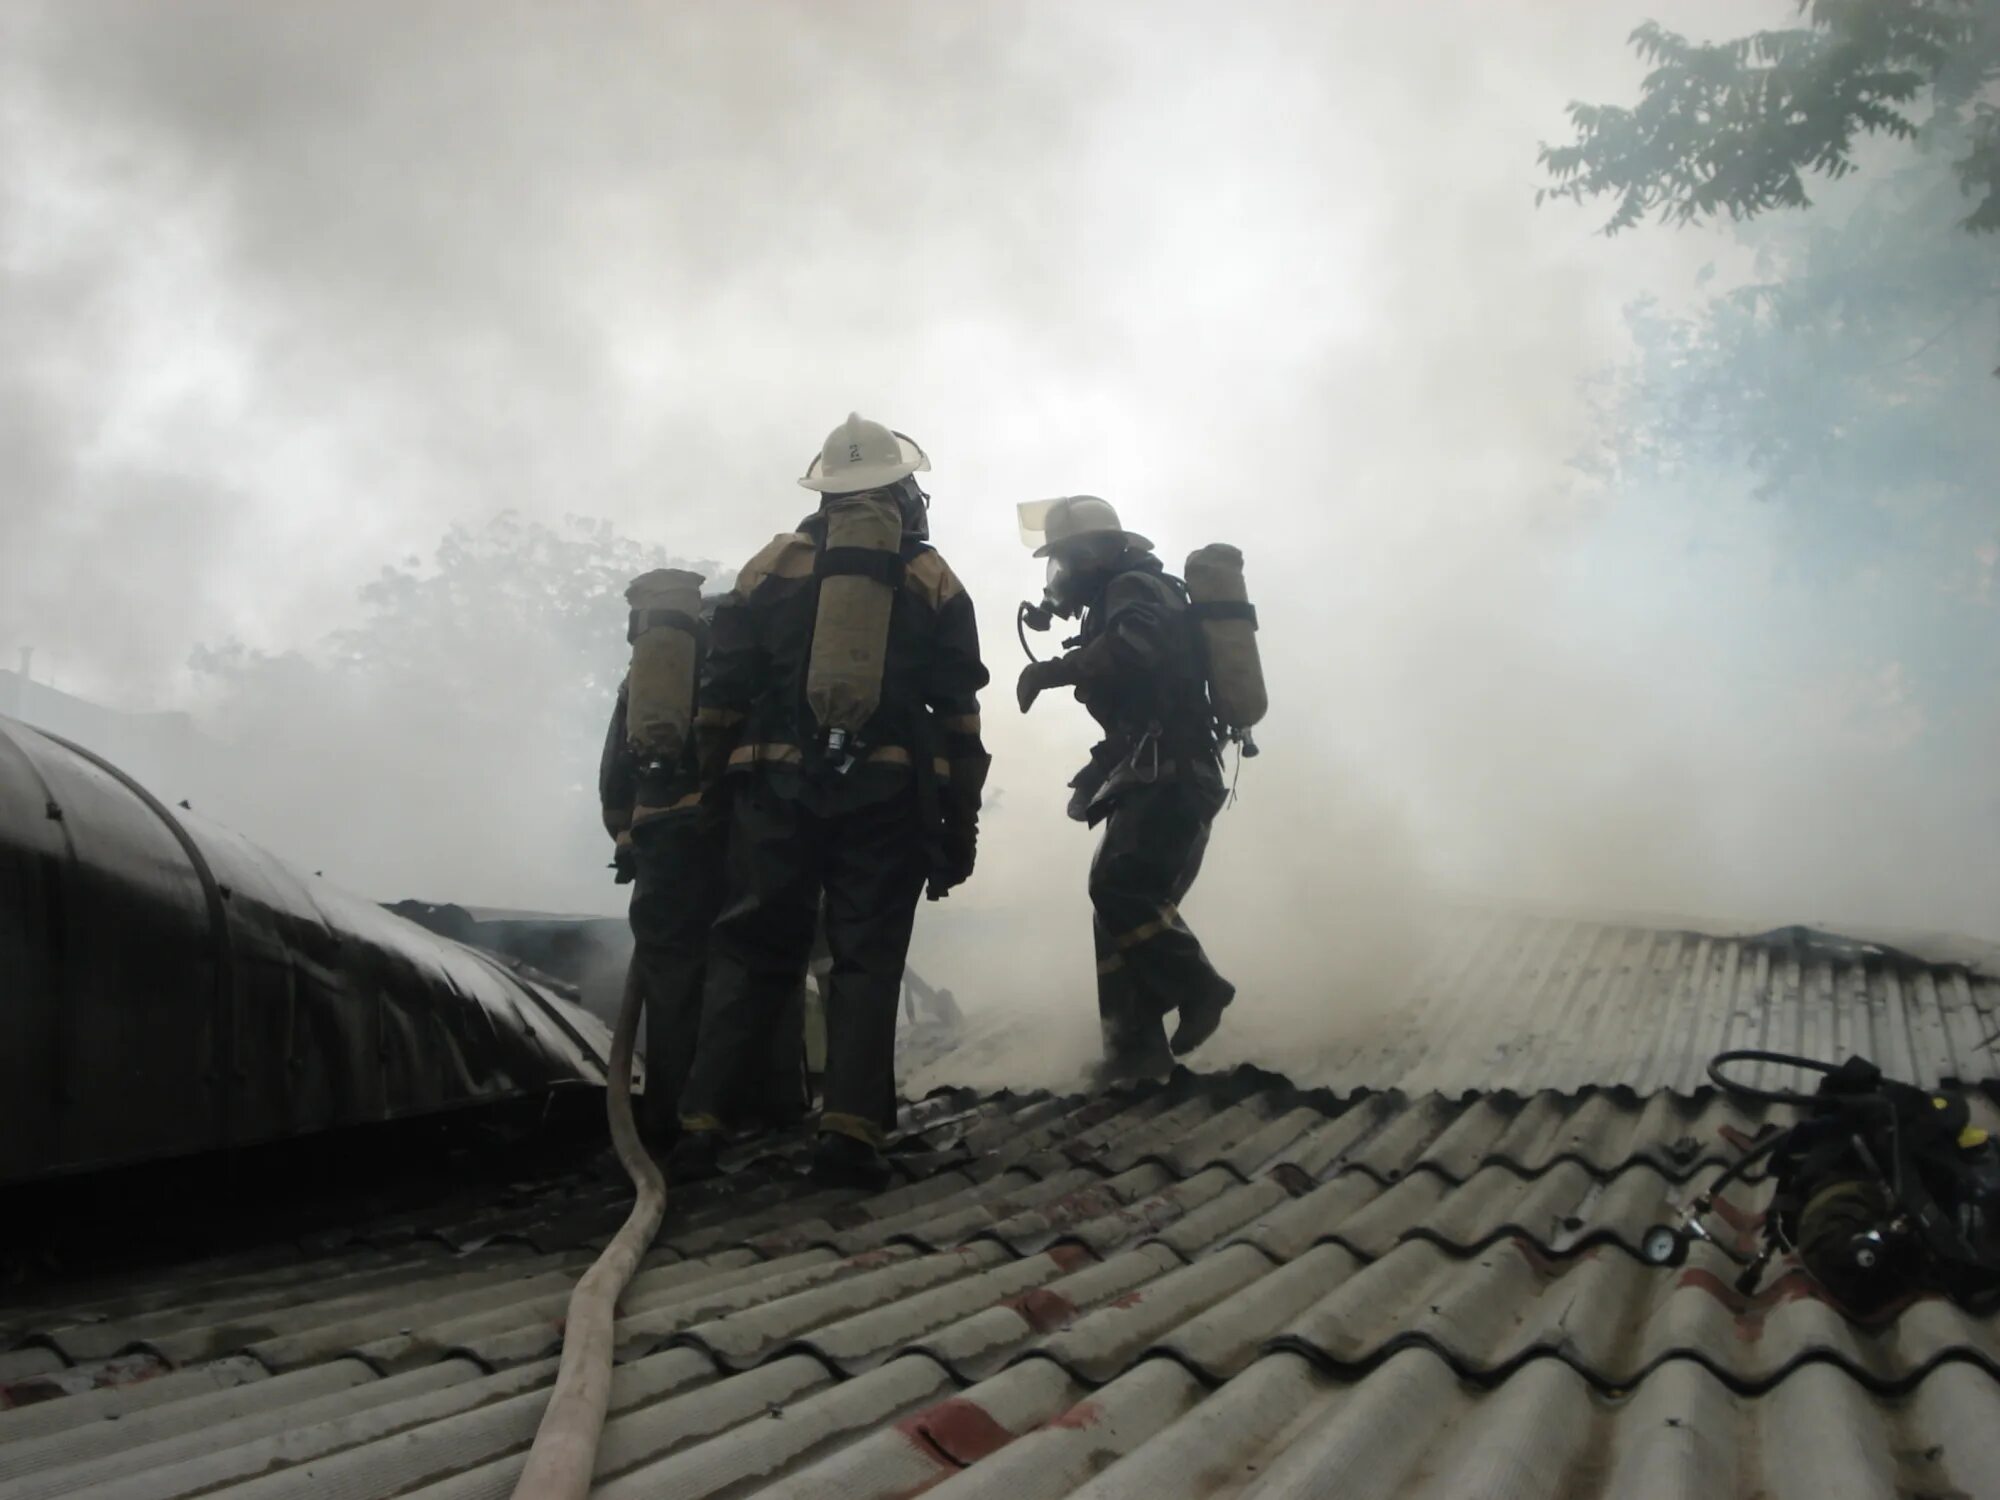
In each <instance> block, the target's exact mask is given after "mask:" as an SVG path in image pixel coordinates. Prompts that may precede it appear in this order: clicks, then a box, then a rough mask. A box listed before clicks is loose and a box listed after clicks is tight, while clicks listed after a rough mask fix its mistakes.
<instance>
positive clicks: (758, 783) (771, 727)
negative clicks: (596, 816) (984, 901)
mask: <svg viewBox="0 0 2000 1500" xmlns="http://www.w3.org/2000/svg"><path fill="white" fill-rule="evenodd" d="M929 467H930V461H929V459H928V458H927V457H926V456H925V455H924V452H923V450H922V449H921V448H919V447H918V446H917V445H916V444H915V443H914V442H912V441H910V440H909V439H908V438H907V437H904V436H902V435H901V434H898V433H895V432H892V431H891V430H890V429H888V428H887V427H884V426H882V425H881V424H880V423H878V422H871V421H867V420H864V419H863V418H862V417H860V416H859V415H855V416H850V417H849V418H848V419H847V421H846V422H844V423H842V424H841V425H840V426H839V427H837V428H835V429H834V430H833V432H832V433H831V434H829V435H828V437H827V439H826V442H825V444H824V445H823V447H822V450H821V452H820V453H819V455H818V456H816V457H815V458H814V459H813V461H812V463H811V465H810V466H809V467H808V469H807V471H806V474H805V477H804V478H802V479H801V480H800V481H799V483H800V484H802V485H803V486H805V487H806V488H807V489H810V490H815V491H817V492H818V493H819V494H820V496H821V502H820V507H819V510H818V511H817V512H816V513H815V514H814V515H813V516H810V517H808V518H807V519H806V520H805V521H804V522H802V523H801V524H800V527H799V529H798V530H797V531H794V532H788V533H785V534H783V535H780V536H778V537H776V538H775V539H774V540H773V541H772V542H771V544H770V545H769V546H767V547H765V548H764V549H763V550H762V551H760V552H759V553H758V554H757V555H756V556H755V557H753V558H752V559H751V560H750V561H749V562H748V563H746V564H745V565H744V566H743V569H742V571H741V572H740V573H738V575H737V579H736V587H735V588H734V589H733V590H732V591H731V592H730V593H729V594H727V595H725V596H724V598H723V599H722V601H721V604H720V607H719V608H718V609H717V611H716V617H715V628H714V631H713V634H712V637H711V640H710V645H709V652H708V657H707V661H706V664H705V666H704V669H703V674H702V687H701V695H700V712H699V714H698V715H697V721H696V733H697V736H698V738H699V739H700V741H701V744H702V765H703V771H702V774H703V779H704V784H706V785H724V786H726V787H727V788H728V797H729V803H730V807H731V820H730V837H729V852H728V858H727V862H726V868H725V881H724V885H725V891H724V896H723V903H722V908H721V912H720V915H719V916H718V918H717V920H716V923H715V926H714V929H713V932H712V934H711V942H710V967H709V975H708V980H707V985H706V991H705V995H704V999H703V1005H702V1019H701V1035H700V1039H699V1043H698V1047H697V1051H696V1056H695V1062H694V1069H693V1073H692V1076H691V1077H690V1079H689V1082H688V1086H687V1089H686V1091H685V1093H684V1095H683V1097H682V1101H681V1126H682V1132H683V1133H682V1137H681V1140H680V1143H679V1145H678V1147H677V1148H676V1151H675V1156H674V1174H675V1176H676V1177H677V1178H678V1179H679V1180H682V1181H686V1180H690V1179H694V1178H698V1177H701V1176H704V1175H708V1174H710V1173H712V1172H713V1171H714V1170H715V1158H716V1150H717V1147H718V1145H719V1144H720V1140H721V1134H722V1132H723V1130H724V1129H725V1128H727V1127H728V1126H729V1125H730V1124H731V1123H733V1122H732V1119H731V1116H732V1114H733V1113H734V1112H735V1111H734V1103H733V1101H734V1100H735V1099H736V1098H737V1097H738V1096H739V1094H740V1091H741V1088H742V1083H741V1078H742V1074H743V1072H744V1070H745V1068H746V1066H747V1065H748V1064H749V1063H750V1061H751V1060H752V1059H753V1058H754V1057H755V1055H756V1054H757V1052H758V1050H759V1047H760V1044H761V1042H762V1039H763V1038H764V1037H765V1035H766V1033H767V1031H768V1029H769V1027H770V1026H771V1024H772V1021H773V1018H774V1017H775V1016H776V1015H777V1014H778V1012H779V1010H780V1008H781V1007H782V1006H783V1005H784V1004H786V1003H787V1001H788V1000H795V999H796V998H797V997H798V996H799V994H800V991H801V985H800V977H801V974H802V972H803V971H804V970H805V968H806V965H807V961H808V958H809V955H810V952H811V949H812V946H813V936H814V928H815V923H816V919H817V918H818V915H819V912H820V903H821V899H822V895H823V896H824V901H825V930H826V942H827V949H828V953H829V955H830V957H831V959H832V970H831V974H830V982H829V985H828V993H827V997H826V1031H827V1036H826V1074H825V1079H824V1085H823V1102H824V1107H823V1110H822V1112H821V1115H820V1136H819V1144H818V1147H817V1149H816V1151H815V1154H814V1158H813V1167H812V1175H813V1177H814V1178H815V1180H816V1181H818V1182H820V1183H822V1184H824V1185H830V1186H860V1187H875V1186H879V1185H881V1184H882V1183H883V1182H885V1181H886V1180H887V1178H888V1167H887V1164H886V1162H885V1161H884V1160H883V1157H882V1155H881V1148H882V1146H883V1145H884V1144H885V1142H886V1133H887V1131H888V1130H889V1129H890V1128H891V1127H892V1126H893V1124H894V1122H895V1075H894V1064H895V1034H896V1019H897V1008H898V1006H897V1001H898V995H899V992H900V989H901V985H902V977H903V964H904V958H905V955H906V954H907V952H908V949H909V942H910V933H911V928H912V925H913V923H914V920H915V916H916V907H917V901H918V898H919V897H920V896H921V895H922V894H923V892H924V890H925V887H926V884H927V883H928V885H929V889H930V893H931V896H932V898H933V899H936V898H937V897H939V896H941V895H943V894H944V893H945V892H946V891H948V890H949V889H951V888H952V887H953V886H955V885H957V884H959V883H960V882H962V881H964V880H965V879H966V878H967V877H968V876H970V875H971V873H972V867H973V860H974V854H975V849H976V844H977V838H978V822H979V803H980V791H981V787H982V785H983V784H984V781H985V777H986V768H987V764H988V758H987V755H986V751H985V748H984V746H983V744H982V743H981V740H980V734H979V699H978V694H979V691H980V689H981V688H983V687H984V686H985V685H986V681H987V674H986V668H985V667H984V666H983V665H982V664H981V662H980V659H979V638H978V629H977V625H976V623H975V621H974V618H973V610H972V601H971V599H970V598H969V597H968V596H967V595H966V592H965V589H964V587H963V586H962V585H961V584H960V583H959V581H958V579H957V577H956V576H955V575H954V574H953V573H952V570H951V569H950V568H949V567H948V566H946V564H945V561H944V559H943V558H942V557H941V556H939V554H938V553H937V552H936V551H935V550H934V549H933V548H932V547H931V546H930V545H929V542H928V540H927V538H928V534H929V527H928V524H927V507H928V503H929V497H928V496H926V495H925V494H924V492H923V490H922V489H921V488H920V487H919V486H918V483H917V481H916V479H915V477H914V476H915V475H916V474H918V473H920V472H922V471H925V470H927V469H929Z"/></svg>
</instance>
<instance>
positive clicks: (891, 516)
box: [806, 492, 903, 735]
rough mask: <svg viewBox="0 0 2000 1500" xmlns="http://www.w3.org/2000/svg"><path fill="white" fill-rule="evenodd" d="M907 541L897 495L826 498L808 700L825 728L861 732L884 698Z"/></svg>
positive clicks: (870, 493) (871, 494) (814, 715)
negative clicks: (899, 564)
mask: <svg viewBox="0 0 2000 1500" xmlns="http://www.w3.org/2000/svg"><path fill="white" fill-rule="evenodd" d="M902 546H903V512H902V509H901V507H900V506H898V505H897V504H896V501H895V499H894V498H893V497H892V496H889V495H884V494H881V493H879V492H869V493H865V494H860V495H847V496H843V497H841V498H840V499H838V500H835V501H832V502H830V503H829V504H828V505H827V507H826V550H825V551H824V553H822V555H821V558H820V567H819V573H820V579H819V612H818V613H817V614H816V615H815V616H814V618H813V643H812V660H811V661H810V662H809V663H808V664H807V666H806V706H807V707H808V708H810V709H811V710H812V712H813V717H814V718H815V719H817V720H818V721H819V727H820V728H821V729H823V730H840V731H842V732H844V733H846V734H850V735H851V734H854V733H855V732H857V731H858V730H859V729H860V728H861V726H862V725H864V724H866V723H867V722H868V720H869V719H870V718H872V717H873V716H874V713H875V709H876V706H877V705H878V704H880V703H881V701H882V668H883V664H884V662H885V660H886V658H887V656H888V651H889V611H890V609H891V607H892V606H893V605H894V604H895V602H896V590H895V586H894V585H893V584H892V583H891V582H890V581H889V580H890V579H891V578H892V577H893V576H894V564H895V561H896V559H897V558H898V556H899V555H900V554H901V551H902ZM877 563H879V564H880V565H879V566H877V565H876V564H877Z"/></svg>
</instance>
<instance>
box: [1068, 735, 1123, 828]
mask: <svg viewBox="0 0 2000 1500" xmlns="http://www.w3.org/2000/svg"><path fill="white" fill-rule="evenodd" d="M1117 764H1118V756H1117V755H1116V753H1106V751H1105V748H1104V746H1102V745H1099V746H1098V747H1097V749H1095V750H1093V751H1091V752H1090V764H1089V765H1087V766H1085V767H1084V768H1083V769H1082V770H1081V771H1078V772H1077V773H1076V775H1074V776H1072V777H1070V779H1069V784H1070V789H1071V790H1070V798H1069V808H1068V812H1069V815H1070V817H1071V818H1072V819H1074V820H1075V821H1076V822H1078V823H1088V822H1089V821H1090V804H1091V803H1093V802H1095V801H1096V800H1097V794H1098V793H1099V792H1100V791H1102V790H1103V789H1104V783H1105V782H1107V781H1109V780H1110V779H1111V772H1112V769H1113V768H1114V767H1115V766H1116V765H1117Z"/></svg>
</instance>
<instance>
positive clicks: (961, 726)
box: [938, 714, 979, 734]
mask: <svg viewBox="0 0 2000 1500" xmlns="http://www.w3.org/2000/svg"><path fill="white" fill-rule="evenodd" d="M938 728H940V729H942V730H943V731H944V732H945V733H946V734H977V733H979V715H978V714H952V715H951V716H950V717H948V718H944V719H940V720H939V721H938Z"/></svg>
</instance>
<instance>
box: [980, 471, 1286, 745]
mask: <svg viewBox="0 0 2000 1500" xmlns="http://www.w3.org/2000/svg"><path fill="white" fill-rule="evenodd" d="M1016 509H1017V511H1018V513H1019V516H1020V526H1021V539H1022V540H1023V541H1024V542H1026V543H1027V544H1028V545H1029V546H1031V547H1033V548H1034V549H1035V556H1037V557H1046V558H1047V559H1048V560H1049V568H1048V576H1047V579H1046V581H1045V583H1044V586H1043V594H1042V598H1041V601H1040V602H1039V603H1029V602H1028V601H1026V600H1023V601H1022V602H1021V607H1020V608H1019V610H1017V611H1016V612H1015V616H1014V633H1015V635H1016V636H1017V637H1018V638H1019V639H1020V642H1021V650H1022V651H1023V652H1025V653H1026V654H1027V658H1028V660H1029V661H1034V660H1036V656H1035V652H1034V648H1033V647H1031V646H1030V645H1029V644H1028V632H1029V631H1030V630H1034V631H1045V630H1048V629H1049V628H1050V627H1051V626H1052V625H1053V624H1054V622H1055V620H1056V618H1057V617H1058V616H1060V617H1061V618H1063V619H1066V620H1069V619H1075V618H1076V617H1077V615H1079V614H1080V613H1082V611H1083V609H1084V608H1085V607H1086V606H1087V605H1088V603H1089V601H1090V599H1091V598H1092V597H1094V595H1095V594H1096V592H1097V589H1098V587H1099V586H1100V584H1101V583H1102V580H1103V578H1104V576H1105V575H1106V573H1108V572H1109V570H1110V569H1111V568H1112V567H1113V566H1115V565H1116V564H1117V562H1118V561H1119V559H1120V558H1122V557H1123V556H1124V555H1125V554H1126V553H1128V552H1151V551H1152V550H1153V544H1152V542H1150V541H1149V540H1147V539H1146V538H1145V537H1143V536H1140V535H1139V534H1138V533H1137V532H1131V531H1126V530H1125V529H1124V528H1123V527H1122V526H1121V525H1119V522H1118V512H1117V511H1116V510H1114V509H1113V508H1112V507H1111V505H1110V504H1109V503H1108V502H1107V501H1104V500H1100V499H1099V498H1098V497H1097V496H1095V495H1068V496H1065V497H1063V498H1062V499H1059V500H1033V501H1029V502H1027V503H1026V504H1023V505H1020V506H1017V507H1016ZM1162 576H1163V577H1165V578H1166V579H1167V580H1168V581H1169V582H1170V583H1172V584H1173V586H1174V587H1175V588H1177V589H1179V590H1180V591H1181V592H1182V594H1183V595H1185V596H1186V598H1187V601H1188V615H1189V617H1190V618H1191V619H1192V620H1193V621H1194V623H1195V624H1196V625H1198V626H1199V627H1200V628H1199V630H1198V631H1197V632H1196V635H1195V641H1196V644H1197V646H1198V647H1199V650H1200V655H1201V663H1202V672H1203V675H1204V677H1205V678H1206V681H1207V688H1208V703H1209V710H1210V712H1211V713H1212V714H1213V716H1214V719H1215V727H1216V733H1217V736H1218V737H1219V738H1220V739H1222V740H1224V741H1233V742H1234V743H1235V744H1236V745H1238V746H1239V747H1240V748H1241V751H1242V753H1243V754H1244V755H1245V756H1255V755H1256V754H1257V741H1256V738H1255V736H1254V735H1253V734H1252V733H1251V731H1252V730H1253V729H1254V728H1255V727H1256V726H1257V724H1259V723H1260V722H1262V720H1263V718H1264V715H1265V713H1266V711H1267V710H1268V709H1269V707H1270V700H1269V698H1268V696H1267V694H1266V692H1265V688H1264V665H1263V659H1262V657H1261V656H1260V655H1259V653H1258V650H1257V609H1256V606H1255V605H1253V604H1252V603H1251V602H1250V595H1249V591H1248V589H1247V588H1246V586H1245V584H1244V581H1243V554H1242V553H1241V552H1240V551H1238V550H1237V549H1236V548H1235V547H1232V546H1229V545H1228V544H1227V543H1223V542H1214V543H1211V544H1210V545H1208V546H1206V547H1200V548H1197V549H1196V550H1195V551H1193V552H1191V553H1189V554H1188V560H1187V576H1186V578H1185V580H1182V579H1179V578H1175V577H1173V575H1172V574H1163V575H1162ZM1078 644H1079V642H1078V641H1077V640H1074V639H1073V640H1067V641H1064V642H1063V649H1064V650H1065V651H1068V650H1070V649H1072V648H1074V647H1075V646H1076V645H1078Z"/></svg>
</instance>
